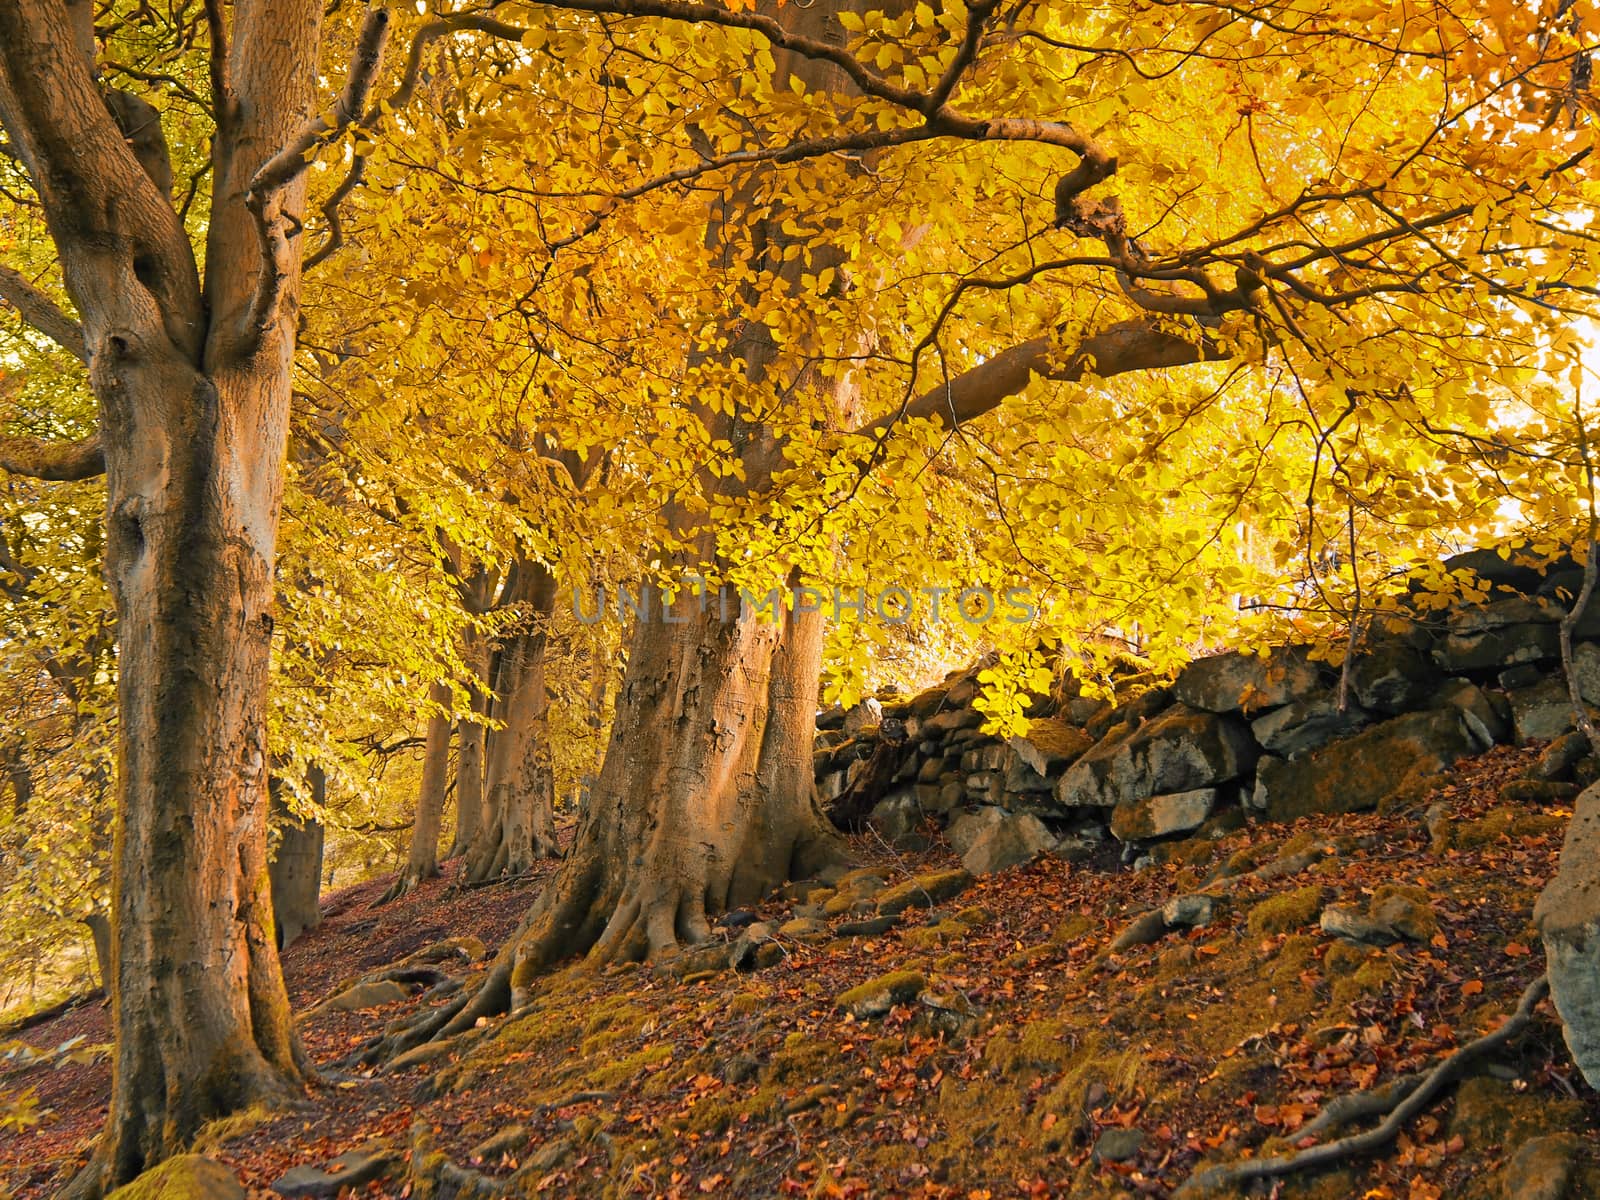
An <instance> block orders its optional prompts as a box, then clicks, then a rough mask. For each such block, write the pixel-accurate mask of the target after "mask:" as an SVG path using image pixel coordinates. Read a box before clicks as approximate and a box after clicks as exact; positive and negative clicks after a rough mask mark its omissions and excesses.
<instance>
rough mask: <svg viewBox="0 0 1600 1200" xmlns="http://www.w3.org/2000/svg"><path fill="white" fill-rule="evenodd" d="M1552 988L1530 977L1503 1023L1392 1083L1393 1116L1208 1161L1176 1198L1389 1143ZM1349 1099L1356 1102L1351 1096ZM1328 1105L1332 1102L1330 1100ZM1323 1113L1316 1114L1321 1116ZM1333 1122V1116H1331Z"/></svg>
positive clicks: (1506, 1037) (1524, 1020)
mask: <svg viewBox="0 0 1600 1200" xmlns="http://www.w3.org/2000/svg"><path fill="white" fill-rule="evenodd" d="M1549 990H1550V980H1549V978H1548V977H1547V976H1544V975H1541V976H1539V978H1537V979H1535V980H1534V981H1533V982H1532V983H1530V984H1529V985H1528V986H1527V988H1526V990H1524V991H1523V993H1522V1000H1521V1002H1520V1003H1519V1004H1518V1005H1517V1009H1516V1012H1514V1013H1513V1014H1512V1015H1511V1017H1510V1018H1509V1019H1507V1021H1506V1022H1505V1024H1503V1025H1501V1026H1500V1028H1499V1029H1496V1030H1495V1031H1494V1032H1493V1033H1486V1034H1484V1035H1483V1036H1482V1037H1480V1038H1478V1039H1477V1040H1476V1041H1472V1042H1468V1043H1467V1044H1466V1045H1465V1046H1463V1047H1461V1049H1459V1050H1457V1051H1456V1052H1455V1053H1454V1054H1451V1055H1449V1056H1448V1057H1447V1058H1445V1059H1444V1060H1443V1061H1442V1062H1440V1063H1439V1065H1438V1066H1436V1067H1434V1069H1433V1070H1432V1071H1430V1072H1429V1073H1428V1074H1427V1075H1426V1076H1425V1077H1424V1078H1423V1079H1422V1081H1421V1082H1420V1083H1419V1084H1417V1086H1416V1087H1415V1088H1413V1089H1410V1090H1407V1089H1404V1088H1398V1089H1394V1090H1395V1091H1396V1092H1397V1093H1399V1094H1398V1095H1396V1096H1395V1104H1394V1105H1393V1107H1392V1108H1391V1109H1390V1110H1389V1116H1388V1117H1387V1118H1386V1119H1385V1120H1384V1122H1383V1123H1382V1124H1381V1125H1378V1126H1375V1127H1374V1128H1372V1129H1369V1130H1368V1131H1367V1132H1365V1133H1357V1134H1352V1135H1351V1136H1350V1137H1347V1138H1340V1139H1339V1140H1338V1141H1336V1142H1327V1143H1325V1144H1323V1145H1321V1146H1313V1147H1311V1149H1309V1150H1303V1151H1301V1152H1300V1153H1298V1154H1282V1155H1278V1156H1276V1157H1273V1158H1250V1159H1245V1160H1244V1161H1242V1162H1235V1163H1225V1164H1223V1165H1221V1166H1215V1167H1208V1168H1207V1169H1206V1170H1204V1171H1201V1172H1199V1173H1197V1174H1195V1175H1192V1176H1190V1177H1189V1179H1188V1180H1187V1181H1186V1182H1185V1183H1184V1184H1183V1186H1182V1187H1180V1188H1179V1189H1178V1190H1177V1191H1176V1192H1174V1193H1173V1200H1183V1198H1184V1197H1189V1198H1191V1200H1196V1198H1198V1197H1200V1196H1202V1195H1206V1194H1209V1193H1210V1192H1212V1191H1213V1190H1214V1189H1222V1188H1230V1187H1237V1186H1239V1185H1240V1184H1244V1183H1249V1182H1250V1181H1252V1180H1255V1179H1275V1178H1277V1177H1279V1176H1282V1175H1289V1174H1293V1173H1294V1172H1296V1171H1308V1170H1311V1169H1313V1168H1316V1167H1325V1166H1327V1165H1329V1164H1330V1163H1335V1162H1338V1161H1339V1160H1341V1159H1345V1158H1354V1157H1357V1156H1359V1155H1364V1154H1371V1153H1372V1152H1373V1151H1375V1150H1379V1149H1381V1148H1383V1147H1384V1146H1387V1145H1388V1144H1389V1143H1390V1142H1392V1141H1394V1139H1395V1138H1396V1137H1398V1136H1399V1134H1400V1131H1401V1130H1402V1129H1404V1128H1405V1125H1406V1122H1408V1121H1410V1120H1411V1118H1412V1117H1415V1116H1416V1115H1417V1114H1418V1113H1420V1112H1422V1111H1423V1109H1425V1108H1427V1107H1428V1106H1429V1105H1430V1104H1432V1103H1433V1101H1434V1099H1435V1098H1436V1097H1437V1096H1438V1094H1439V1093H1440V1092H1442V1091H1443V1090H1444V1089H1445V1088H1447V1087H1449V1086H1450V1085H1451V1084H1452V1083H1454V1082H1455V1081H1456V1080H1457V1079H1459V1078H1460V1077H1461V1076H1462V1075H1463V1074H1464V1073H1465V1072H1466V1069H1467V1068H1468V1067H1469V1066H1471V1065H1472V1064H1473V1063H1474V1062H1476V1061H1477V1060H1478V1059H1480V1058H1482V1057H1483V1056H1484V1055H1485V1054H1487V1053H1489V1052H1490V1051H1491V1050H1495V1049H1497V1048H1499V1047H1500V1046H1503V1045H1505V1043H1507V1042H1509V1041H1510V1040H1511V1039H1512V1038H1514V1037H1516V1036H1518V1035H1519V1034H1520V1033H1521V1032H1522V1031H1523V1030H1524V1029H1526V1028H1527V1026H1528V1022H1529V1021H1531V1020H1532V1019H1533V1010H1534V1009H1535V1008H1536V1007H1537V1006H1538V1004H1539V1001H1540V1000H1542V999H1543V998H1544V995H1545V993H1546V992H1547V991H1549ZM1351 1103H1354V1102H1353V1101H1351ZM1330 1107H1332V1106H1331V1105H1330ZM1322 1120H1323V1118H1321V1117H1318V1118H1317V1122H1318V1123H1320V1122H1322ZM1329 1123H1330V1124H1331V1123H1332V1122H1331V1121H1330V1122H1329Z"/></svg>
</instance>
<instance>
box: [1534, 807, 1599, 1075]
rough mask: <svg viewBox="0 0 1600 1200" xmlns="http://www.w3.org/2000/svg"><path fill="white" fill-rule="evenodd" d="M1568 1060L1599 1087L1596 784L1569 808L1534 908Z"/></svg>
mask: <svg viewBox="0 0 1600 1200" xmlns="http://www.w3.org/2000/svg"><path fill="white" fill-rule="evenodd" d="M1533 921H1534V924H1535V925H1537V926H1538V927H1539V934H1540V936H1541V937H1542V938H1543V939H1544V955H1545V970H1546V973H1547V974H1548V975H1549V976H1550V998H1551V1000H1552V1001H1553V1002H1554V1003H1555V1006H1556V1012H1558V1013H1559V1014H1560V1015H1561V1026H1562V1033H1563V1035H1564V1036H1565V1037H1566V1040H1567V1049H1568V1050H1570V1051H1571V1052H1572V1060H1573V1062H1575V1063H1577V1065H1578V1070H1580V1071H1581V1072H1583V1077H1584V1079H1585V1080H1587V1081H1588V1083H1589V1086H1590V1087H1600V784H1591V785H1590V786H1589V787H1587V788H1585V789H1584V790H1583V792H1582V794H1580V795H1579V796H1578V799H1577V801H1576V802H1575V803H1574V804H1573V812H1572V822H1571V824H1570V825H1568V827H1567V837H1566V842H1565V844H1564V845H1563V846H1562V848H1561V858H1560V861H1559V863H1558V865H1557V867H1556V873H1555V877H1554V878H1553V879H1551V880H1550V882H1549V883H1548V884H1546V885H1545V889H1544V891H1543V892H1542V893H1541V894H1540V896H1539V901H1538V903H1537V904H1535V905H1534V908H1533Z"/></svg>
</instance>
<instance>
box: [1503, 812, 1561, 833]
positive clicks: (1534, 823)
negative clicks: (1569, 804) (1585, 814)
mask: <svg viewBox="0 0 1600 1200" xmlns="http://www.w3.org/2000/svg"><path fill="white" fill-rule="evenodd" d="M1570 822H1571V818H1570V817H1569V816H1567V815H1566V814H1564V813H1553V812H1536V813H1524V814H1523V815H1522V816H1520V817H1518V818H1517V819H1516V820H1515V821H1513V822H1511V834H1512V836H1513V837H1520V838H1535V837H1544V836H1546V835H1548V834H1554V833H1562V832H1564V831H1565V830H1566V828H1567V825H1568V824H1569V823H1570Z"/></svg>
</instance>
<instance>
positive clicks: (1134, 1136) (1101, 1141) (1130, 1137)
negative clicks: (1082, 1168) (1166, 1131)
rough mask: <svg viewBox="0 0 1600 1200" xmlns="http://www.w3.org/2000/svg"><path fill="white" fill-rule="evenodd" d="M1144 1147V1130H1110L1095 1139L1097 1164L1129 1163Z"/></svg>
mask: <svg viewBox="0 0 1600 1200" xmlns="http://www.w3.org/2000/svg"><path fill="white" fill-rule="evenodd" d="M1143 1146H1144V1131H1143V1130H1140V1129H1108V1130H1106V1131H1105V1132H1104V1133H1102V1134H1101V1135H1100V1136H1099V1137H1098V1138H1096V1139H1095V1143H1094V1157H1095V1160H1096V1161H1097V1162H1127V1161H1128V1159H1130V1158H1132V1157H1134V1156H1135V1155H1136V1154H1138V1153H1139V1151H1140V1150H1141V1149H1142V1148H1143Z"/></svg>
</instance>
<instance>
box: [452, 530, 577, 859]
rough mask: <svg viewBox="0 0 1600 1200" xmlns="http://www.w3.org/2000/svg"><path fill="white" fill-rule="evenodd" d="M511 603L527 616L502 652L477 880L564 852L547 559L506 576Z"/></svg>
mask: <svg viewBox="0 0 1600 1200" xmlns="http://www.w3.org/2000/svg"><path fill="white" fill-rule="evenodd" d="M505 603H514V604H517V605H519V606H521V607H522V608H523V610H524V613H525V616H524V617H523V620H522V622H521V623H520V625H519V628H518V629H517V630H516V632H514V633H512V634H511V635H510V636H508V637H507V639H506V641H505V642H504V644H503V645H502V646H501V647H500V650H499V652H498V653H497V654H496V655H495V656H494V672H493V679H492V683H493V689H494V700H493V705H492V707H491V709H490V712H491V714H492V716H493V717H494V719H495V721H496V722H497V723H498V726H499V727H498V728H495V729H491V730H490V731H489V733H488V735H487V737H486V739H485V745H484V780H483V823H482V825H481V826H480V827H479V829H478V836H477V837H476V838H475V839H474V840H473V842H472V845H471V848H470V849H469V850H468V852H467V866H466V876H467V878H468V879H469V880H471V881H474V882H478V881H482V880H484V879H489V878H491V877H493V876H497V875H520V874H522V873H523V872H525V871H527V870H529V869H530V868H531V867H532V866H533V864H534V862H535V861H536V860H537V859H539V858H541V857H548V856H554V855H557V854H559V853H560V851H559V848H558V847H557V845H556V837H555V781H554V777H553V775H552V774H551V771H550V761H549V742H548V728H547V723H546V717H547V715H548V712H549V707H550V698H549V694H548V693H547V692H546V690H545V680H544V649H545V640H546V638H547V637H548V631H549V619H550V613H551V610H552V606H553V605H554V603H555V578H554V577H553V576H552V575H551V574H550V572H549V570H548V569H547V568H546V567H545V566H544V565H543V564H541V563H537V562H534V561H532V560H530V559H524V560H521V561H519V562H518V563H517V564H516V566H515V567H514V568H513V570H512V573H511V577H510V578H508V579H507V580H506V592H505V598H503V599H502V604H505Z"/></svg>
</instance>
